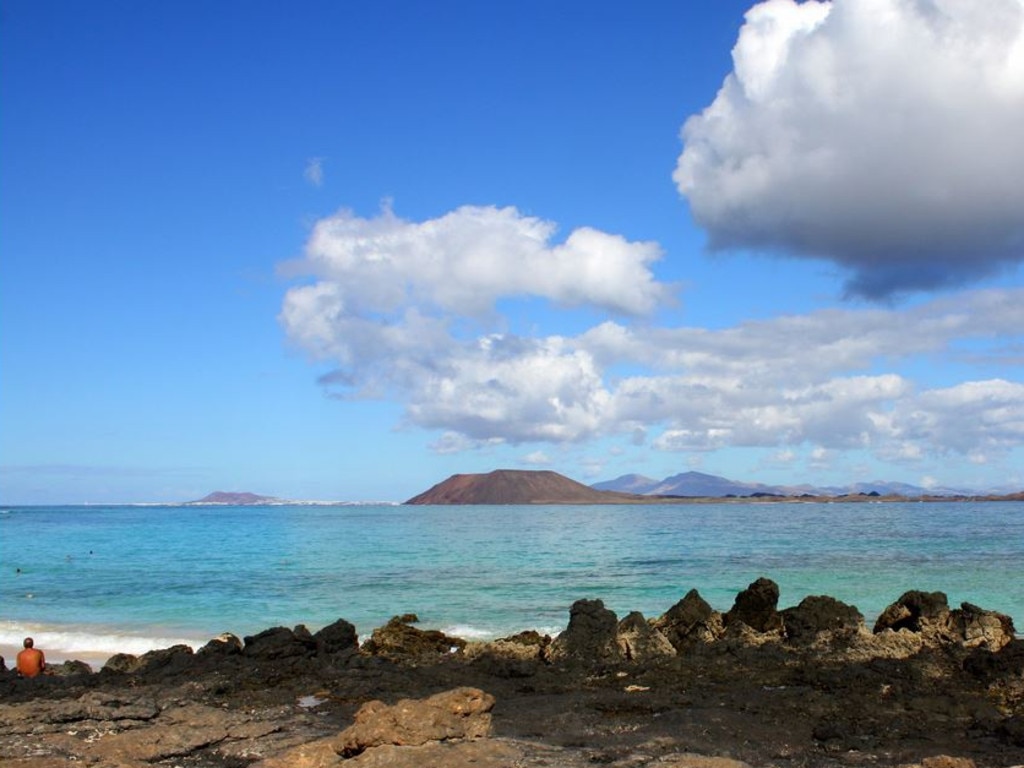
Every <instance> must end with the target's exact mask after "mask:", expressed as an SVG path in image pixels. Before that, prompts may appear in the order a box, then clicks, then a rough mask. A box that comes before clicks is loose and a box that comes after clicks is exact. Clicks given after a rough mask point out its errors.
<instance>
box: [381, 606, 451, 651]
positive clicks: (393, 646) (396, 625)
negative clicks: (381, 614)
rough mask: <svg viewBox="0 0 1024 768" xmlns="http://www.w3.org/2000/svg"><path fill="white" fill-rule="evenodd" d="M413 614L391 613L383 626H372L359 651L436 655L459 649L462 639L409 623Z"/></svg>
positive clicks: (412, 619) (413, 618)
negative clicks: (373, 627) (371, 632)
mask: <svg viewBox="0 0 1024 768" xmlns="http://www.w3.org/2000/svg"><path fill="white" fill-rule="evenodd" d="M410 620H411V621H416V617H415V616H414V615H410V614H407V615H405V616H395V617H394V618H393V619H391V620H390V621H389V622H388V623H387V624H386V625H384V626H383V627H379V628H377V629H375V630H373V634H372V635H370V639H369V640H367V641H366V643H365V644H364V645H363V651H364V652H365V653H369V654H371V655H373V656H396V657H402V656H438V655H447V654H451V653H458V652H461V651H462V650H463V649H464V648H465V647H466V641H465V640H463V639H462V638H460V637H449V636H448V635H446V634H444V632H439V631H438V630H436V629H430V630H424V629H418V628H416V627H413V626H410Z"/></svg>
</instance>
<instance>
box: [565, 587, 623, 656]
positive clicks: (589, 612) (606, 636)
mask: <svg viewBox="0 0 1024 768" xmlns="http://www.w3.org/2000/svg"><path fill="white" fill-rule="evenodd" d="M618 623H619V621H618V618H617V617H616V616H615V613H614V612H613V611H611V610H609V609H607V608H605V607H604V603H603V602H602V601H601V600H577V601H576V602H575V603H573V604H572V608H570V609H569V626H568V627H566V629H565V631H564V632H563V633H562V634H560V635H559V636H558V637H556V638H555V640H554V642H552V644H551V649H550V657H551V658H552V659H577V660H580V661H590V662H603V661H617V660H619V659H620V658H621V653H620V651H619V645H618V640H617V635H618Z"/></svg>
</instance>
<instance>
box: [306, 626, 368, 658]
mask: <svg viewBox="0 0 1024 768" xmlns="http://www.w3.org/2000/svg"><path fill="white" fill-rule="evenodd" d="M313 639H314V640H315V641H316V644H317V648H318V649H319V650H320V653H323V654H326V655H328V656H336V655H338V654H349V653H355V652H356V651H358V650H359V637H358V635H357V634H356V628H355V626H353V625H352V624H351V623H350V622H348V621H345V619H338V620H337V621H335V622H334V623H333V624H328V625H327V626H326V627H324V628H323V629H321V630H320V631H319V632H317V633H316V634H315V635H313Z"/></svg>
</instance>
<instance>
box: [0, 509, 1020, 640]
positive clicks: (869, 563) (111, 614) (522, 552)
mask: <svg viewBox="0 0 1024 768" xmlns="http://www.w3.org/2000/svg"><path fill="white" fill-rule="evenodd" d="M19 569H20V572H19ZM1022 574H1024V504H1019V503H978V504H971V503H966V502H957V503H927V504H921V503H904V504H887V503H880V504H871V503H857V504H839V503H837V504H779V503H772V504H735V503H733V504H701V505H651V506H592V507H591V506H551V507H548V506H522V507H518V506H513V507H490V506H481V507H468V506H452V507H419V506H416V507H412V506H392V505H367V506H270V507H231V506H217V507H173V506H168V507H160V506H147V507H126V506H115V507H103V506H90V507H22V508H17V507H15V508H6V509H0V655H3V656H4V657H5V658H8V659H10V658H12V657H13V655H14V652H15V651H16V650H17V647H18V646H20V641H21V638H22V637H24V636H25V634H30V633H31V634H33V635H34V637H35V638H36V644H37V646H40V647H43V648H44V649H47V650H49V652H50V654H51V656H53V657H54V658H69V657H74V658H85V659H90V658H94V659H99V658H105V657H106V656H109V655H110V654H112V653H116V652H120V651H127V652H130V653H142V652H144V651H146V650H149V649H151V648H156V647H166V646H169V645H172V644H174V643H176V642H187V643H189V644H191V645H193V647H198V646H200V645H202V644H203V643H205V642H206V641H207V640H208V639H209V638H211V637H214V636H215V635H217V634H219V633H221V632H225V631H228V632H234V633H235V634H237V635H239V636H241V635H245V634H254V633H255V632H258V631H260V630H262V629H265V628H267V627H271V626H276V625H285V626H294V625H296V624H299V623H303V624H306V625H307V626H308V627H309V628H310V629H311V630H313V631H316V630H317V629H319V628H320V627H322V626H324V625H326V624H329V623H331V622H332V621H334V620H335V619H337V618H339V617H340V618H345V619H347V620H349V621H351V622H352V623H354V624H355V625H356V627H357V629H358V631H359V634H360V636H361V637H368V636H369V633H370V632H371V631H372V629H373V628H374V627H377V626H381V625H382V624H384V623H385V622H386V621H387V620H388V618H390V617H391V616H393V615H396V614H400V613H406V612H414V613H416V614H418V615H419V617H420V619H421V622H422V623H421V626H424V627H436V628H441V629H444V630H445V631H448V632H450V633H453V634H457V635H460V636H463V637H467V638H468V637H497V636H501V635H505V634H510V633H512V632H518V631H520V630H523V629H539V630H542V631H546V632H552V633H553V632H558V631H560V630H561V629H563V628H564V627H565V624H566V622H567V621H568V610H569V607H570V606H571V604H572V603H573V601H575V600H577V599H579V598H584V597H585V598H601V599H602V600H604V602H605V604H606V605H607V606H608V607H609V608H611V609H612V610H614V611H615V612H616V613H618V614H619V616H620V617H621V616H624V615H625V614H626V613H627V612H629V611H631V610H639V611H642V612H643V613H644V614H645V615H646V616H657V615H660V614H661V613H663V612H664V611H665V610H666V609H668V608H669V607H670V606H671V605H673V604H674V603H675V602H676V601H677V600H679V599H680V598H681V597H682V596H683V595H684V594H686V592H687V591H689V590H690V589H691V588H694V587H695V588H697V589H698V590H699V591H700V593H701V595H703V596H704V598H705V599H706V600H708V602H710V603H711V604H712V605H713V606H714V607H715V608H717V609H719V610H728V609H729V608H730V607H731V605H732V602H733V599H734V598H735V596H736V593H737V592H738V591H740V590H741V589H743V588H745V587H746V586H747V585H748V584H749V583H750V582H752V581H753V580H754V579H756V578H757V577H759V576H767V577H769V578H771V579H773V580H774V581H776V582H777V583H778V584H779V586H780V588H781V592H782V595H781V600H780V605H781V606H783V607H785V606H790V605H796V604H797V603H798V602H799V601H800V600H801V599H802V598H803V597H805V596H807V595H811V594H829V595H832V596H834V597H836V598H838V599H840V600H843V601H845V602H847V603H852V604H854V605H856V606H857V607H858V608H860V610H861V611H862V612H863V613H864V614H865V616H866V617H867V619H868V621H869V622H871V621H873V619H874V617H875V616H877V614H878V613H879V612H881V610H882V609H884V608H885V606H886V605H888V604H889V603H892V602H893V601H894V600H896V598H898V597H899V596H900V594H902V593H903V592H905V591H907V590H909V589H924V590H929V591H931V590H941V591H944V592H946V593H947V595H948V596H949V600H950V604H951V605H954V606H955V605H958V604H959V603H960V602H962V601H967V602H972V603H975V604H977V605H980V606H982V607H983V608H989V609H993V610H998V611H1002V612H1004V613H1008V614H1010V615H1011V616H1012V617H1013V618H1014V620H1015V621H1016V623H1017V626H1018V630H1020V629H1021V628H1022V624H1024V575H1022Z"/></svg>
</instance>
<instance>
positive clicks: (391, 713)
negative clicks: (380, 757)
mask: <svg viewBox="0 0 1024 768" xmlns="http://www.w3.org/2000/svg"><path fill="white" fill-rule="evenodd" d="M493 708H494V697H493V696H491V695H490V694H487V693H484V692H483V691H481V690H480V689H478V688H468V687H465V688H456V689H455V690H452V691H446V692H444V693H438V694H436V695H434V696H431V697H430V698H428V699H424V700H420V701H417V700H412V699H402V700H401V701H399V702H398V703H397V704H395V705H393V706H388V705H387V704H385V703H384V702H381V701H371V702H368V703H367V704H364V705H363V706H362V707H360V708H359V711H358V712H356V718H355V722H354V723H353V724H352V725H350V726H349V727H348V728H346V729H345V730H344V731H343V732H342V734H341V735H340V736H339V737H338V740H337V742H335V744H334V751H335V752H337V753H338V754H339V755H341V756H342V757H346V758H348V757H354V756H355V755H358V754H361V753H363V752H365V751H366V750H367V749H371V748H373V747H379V746H381V745H384V744H390V745H393V746H396V747H410V746H412V747H415V746H420V745H421V744H426V743H427V742H428V741H449V740H451V739H480V738H483V737H485V736H489V735H490V733H491V710H492V709H493Z"/></svg>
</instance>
